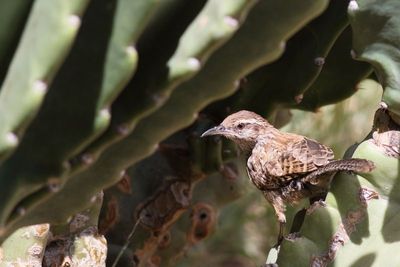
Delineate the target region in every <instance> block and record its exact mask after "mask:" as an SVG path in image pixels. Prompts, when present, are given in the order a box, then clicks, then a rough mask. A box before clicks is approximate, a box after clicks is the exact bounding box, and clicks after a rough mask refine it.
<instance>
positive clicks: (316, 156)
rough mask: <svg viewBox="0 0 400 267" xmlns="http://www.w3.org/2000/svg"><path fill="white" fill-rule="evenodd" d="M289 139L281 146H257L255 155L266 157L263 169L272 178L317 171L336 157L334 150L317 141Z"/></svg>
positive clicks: (299, 137) (298, 138)
mask: <svg viewBox="0 0 400 267" xmlns="http://www.w3.org/2000/svg"><path fill="white" fill-rule="evenodd" d="M296 137H297V138H287V139H286V141H285V142H283V143H281V144H276V145H271V143H269V142H265V143H260V144H257V145H256V146H255V147H254V150H253V153H252V154H253V155H257V154H258V155H264V160H262V161H263V163H262V164H260V165H262V166H260V165H259V166H260V167H262V169H263V172H264V173H268V174H269V175H271V176H278V177H279V176H290V175H292V174H301V173H307V172H311V171H313V170H316V169H317V168H318V166H323V165H326V164H327V163H328V162H329V161H331V160H332V159H333V157H334V155H333V152H332V150H331V149H330V148H329V147H327V146H324V145H322V144H320V143H318V142H317V141H314V140H312V139H308V138H306V137H302V136H296Z"/></svg>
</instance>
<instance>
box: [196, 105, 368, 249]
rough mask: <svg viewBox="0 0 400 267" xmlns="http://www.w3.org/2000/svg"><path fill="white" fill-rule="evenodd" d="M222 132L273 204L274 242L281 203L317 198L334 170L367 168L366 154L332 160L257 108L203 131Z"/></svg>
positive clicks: (323, 148)
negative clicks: (282, 128)
mask: <svg viewBox="0 0 400 267" xmlns="http://www.w3.org/2000/svg"><path fill="white" fill-rule="evenodd" d="M210 135H222V136H225V137H226V138H228V139H231V140H232V141H234V142H235V143H236V144H237V145H238V146H239V148H240V149H241V150H242V151H243V152H244V153H246V156H247V158H248V159H247V172H248V175H249V178H250V180H251V181H252V182H253V183H254V185H255V186H256V187H257V188H258V189H259V190H261V191H262V193H263V194H264V196H265V198H266V199H267V201H268V202H269V203H271V204H272V206H273V208H274V210H275V213H276V216H277V218H278V221H279V225H280V227H279V236H278V242H277V244H276V247H277V246H279V245H280V243H281V242H282V240H283V229H284V226H285V223H286V216H285V209H286V204H294V203H296V202H298V201H300V200H301V199H303V198H310V199H318V198H319V199H321V198H323V197H324V196H325V194H326V193H327V191H328V188H329V184H330V181H331V179H332V177H333V175H334V174H335V173H336V172H337V171H349V172H369V171H371V170H372V169H373V168H374V164H373V162H371V161H368V160H365V159H342V160H335V159H334V155H333V152H332V150H331V149H330V148H329V147H327V146H325V145H322V144H320V143H318V142H317V141H315V140H312V139H309V138H307V137H304V136H301V135H297V134H292V133H285V132H281V131H279V130H278V129H276V128H275V127H273V126H272V125H271V124H269V123H268V121H267V120H265V119H264V118H263V117H261V116H259V115H257V114H256V113H253V112H250V111H246V110H242V111H239V112H237V113H234V114H232V115H230V116H228V117H227V118H225V120H224V121H223V122H222V123H221V124H220V125H218V126H216V127H214V128H211V129H209V130H207V131H206V132H204V133H203V134H202V137H204V136H210Z"/></svg>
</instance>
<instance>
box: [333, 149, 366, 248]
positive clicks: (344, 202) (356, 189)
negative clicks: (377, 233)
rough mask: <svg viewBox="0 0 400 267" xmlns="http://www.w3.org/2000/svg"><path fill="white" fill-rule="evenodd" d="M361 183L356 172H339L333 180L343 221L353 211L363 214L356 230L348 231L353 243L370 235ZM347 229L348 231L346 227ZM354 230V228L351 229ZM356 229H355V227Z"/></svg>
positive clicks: (347, 156) (352, 150) (348, 154)
mask: <svg viewBox="0 0 400 267" xmlns="http://www.w3.org/2000/svg"><path fill="white" fill-rule="evenodd" d="M357 146H358V144H355V145H353V146H351V147H350V148H349V149H348V150H347V151H346V152H345V156H344V158H349V157H351V156H352V155H353V153H354V151H355V150H356V149H357ZM360 189H361V184H360V182H359V181H358V179H357V176H356V175H354V174H347V173H338V174H336V175H335V177H334V178H333V181H332V190H331V192H332V193H333V195H334V196H335V198H336V202H337V206H338V210H339V212H340V215H341V218H342V223H343V224H345V222H347V221H348V220H349V216H351V214H352V213H353V212H357V214H360V215H362V217H361V218H359V219H360V221H359V222H358V223H356V224H355V227H356V229H355V231H354V232H347V234H348V235H349V237H350V240H351V242H352V243H355V244H361V243H362V239H363V238H364V237H368V236H369V235H370V233H369V219H368V216H367V212H368V211H367V207H366V206H365V205H362V201H361V200H360ZM345 230H346V231H348V230H349V229H347V228H346V227H345ZM350 230H352V229H350ZM353 230H354V229H353Z"/></svg>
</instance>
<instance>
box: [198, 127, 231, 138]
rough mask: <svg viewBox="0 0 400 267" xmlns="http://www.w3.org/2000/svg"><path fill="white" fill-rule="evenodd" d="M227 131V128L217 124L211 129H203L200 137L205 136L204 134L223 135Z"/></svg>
mask: <svg viewBox="0 0 400 267" xmlns="http://www.w3.org/2000/svg"><path fill="white" fill-rule="evenodd" d="M227 132H228V130H227V129H226V128H225V127H224V126H222V125H218V126H215V127H213V128H211V129H208V130H207V131H205V132H204V133H203V134H202V135H201V137H205V136H210V135H224V134H226V133H227Z"/></svg>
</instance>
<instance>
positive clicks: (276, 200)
mask: <svg viewBox="0 0 400 267" xmlns="http://www.w3.org/2000/svg"><path fill="white" fill-rule="evenodd" d="M263 193H264V196H265V198H266V199H267V200H268V202H269V203H271V205H272V207H273V208H274V210H275V214H276V217H277V218H278V222H279V234H278V240H277V242H276V244H275V245H274V248H278V247H279V246H280V245H281V243H282V241H283V238H284V230H285V225H286V216H285V210H286V205H285V203H284V202H283V199H282V197H281V194H280V192H279V191H273V190H267V191H264V192H263Z"/></svg>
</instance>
